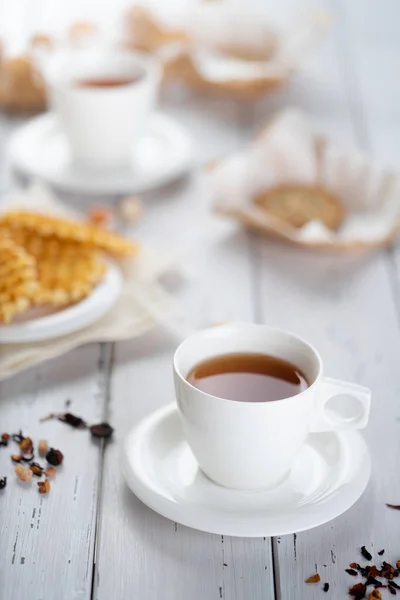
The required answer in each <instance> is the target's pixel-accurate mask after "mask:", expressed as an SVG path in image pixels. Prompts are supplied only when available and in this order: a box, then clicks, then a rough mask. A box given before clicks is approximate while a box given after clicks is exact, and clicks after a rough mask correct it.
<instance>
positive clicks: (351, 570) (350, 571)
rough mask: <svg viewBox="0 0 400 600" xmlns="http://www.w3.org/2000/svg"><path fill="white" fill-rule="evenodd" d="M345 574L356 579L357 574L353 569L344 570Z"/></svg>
mask: <svg viewBox="0 0 400 600" xmlns="http://www.w3.org/2000/svg"><path fill="white" fill-rule="evenodd" d="M345 571H346V573H348V574H349V575H352V577H357V575H358V573H357V571H356V570H355V569H345Z"/></svg>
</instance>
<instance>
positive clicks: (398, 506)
mask: <svg viewBox="0 0 400 600" xmlns="http://www.w3.org/2000/svg"><path fill="white" fill-rule="evenodd" d="M386 506H388V507H389V508H394V509H395V510H400V504H386Z"/></svg>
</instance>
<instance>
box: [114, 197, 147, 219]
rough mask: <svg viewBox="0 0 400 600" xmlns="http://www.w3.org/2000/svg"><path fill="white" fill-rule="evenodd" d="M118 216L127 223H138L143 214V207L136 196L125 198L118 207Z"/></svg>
mask: <svg viewBox="0 0 400 600" xmlns="http://www.w3.org/2000/svg"><path fill="white" fill-rule="evenodd" d="M117 211H118V216H119V218H120V219H121V221H125V223H134V222H135V221H138V220H139V219H140V217H141V216H142V214H143V205H142V203H141V201H140V200H139V198H136V196H125V197H124V198H122V199H121V200H120V202H119V203H118V207H117Z"/></svg>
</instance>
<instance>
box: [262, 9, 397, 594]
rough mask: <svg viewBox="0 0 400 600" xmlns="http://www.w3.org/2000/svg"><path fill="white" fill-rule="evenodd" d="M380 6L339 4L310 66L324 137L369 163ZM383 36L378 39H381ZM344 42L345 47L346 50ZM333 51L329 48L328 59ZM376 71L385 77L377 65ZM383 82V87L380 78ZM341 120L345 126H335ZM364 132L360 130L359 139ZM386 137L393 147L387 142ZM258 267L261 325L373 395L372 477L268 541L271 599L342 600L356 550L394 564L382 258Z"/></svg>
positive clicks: (387, 285) (377, 127)
mask: <svg viewBox="0 0 400 600" xmlns="http://www.w3.org/2000/svg"><path fill="white" fill-rule="evenodd" d="M389 4H390V8H388V9H387V8H386V6H384V5H383V4H381V3H380V4H379V7H378V4H377V3H376V2H373V3H370V4H368V6H367V5H365V4H361V3H360V2H356V3H355V4H352V5H351V7H350V6H349V4H348V3H345V2H342V3H341V6H342V7H343V6H346V11H351V14H352V17H353V19H352V22H349V20H348V19H347V21H345V18H346V15H345V14H344V10H343V12H342V13H340V14H339V15H337V25H336V35H335V39H332V44H336V49H337V60H335V65H336V66H335V68H334V69H333V70H330V67H331V65H328V64H325V65H324V63H323V61H322V62H321V64H320V67H319V68H320V72H321V76H323V72H324V73H327V72H328V69H329V73H330V75H331V76H332V82H331V89H332V91H333V92H334V96H333V99H332V102H331V103H324V102H320V104H319V106H318V107H317V112H318V117H319V118H321V116H322V119H321V123H323V125H324V130H332V131H333V132H334V134H335V138H336V139H342V140H346V139H347V138H348V142H349V143H350V144H352V143H353V144H354V142H355V141H356V142H357V143H358V145H359V146H360V147H361V148H363V149H364V150H365V149H367V150H368V140H372V149H373V150H375V145H376V140H377V139H379V137H380V136H382V137H380V139H381V144H380V146H379V157H380V156H381V154H382V155H383V154H384V149H385V148H386V150H388V146H387V145H385V144H386V142H387V137H386V133H387V131H388V130H389V129H390V127H391V126H394V124H395V121H394V120H393V121H391V125H390V124H389V122H387V123H386V130H384V129H383V127H382V123H381V122H380V120H379V119H380V118H382V115H383V113H382V114H381V115H380V117H379V116H378V120H377V119H375V120H374V121H372V122H371V121H370V116H371V114H372V112H373V111H372V110H371V113H369V112H368V118H367V121H364V120H363V119H362V118H360V115H359V112H361V111H362V109H363V107H365V105H366V104H367V105H368V104H369V105H370V106H375V103H376V102H380V99H379V97H378V90H377V89H376V86H375V88H374V87H373V86H374V85H375V83H376V81H377V77H378V73H380V72H381V71H380V66H379V65H378V64H375V68H376V72H375V76H376V77H375V78H372V77H371V73H370V71H369V72H368V73H367V63H369V64H370V65H371V64H374V62H375V58H376V54H374V50H375V49H376V43H377V41H376V39H375V40H373V38H374V35H375V33H373V32H375V23H377V24H378V29H379V26H380V27H381V29H379V31H380V35H379V31H378V33H377V37H378V39H379V43H380V44H381V53H380V58H382V59H383V62H385V57H387V59H388V60H389V63H390V61H392V60H394V57H395V56H397V55H398V51H399V48H398V42H396V43H397V50H394V49H393V45H394V43H395V38H396V36H395V35H394V33H393V32H392V29H393V28H392V27H390V26H389V28H388V30H386V29H385V27H386V24H387V23H388V22H389V21H390V20H391V21H392V22H393V11H394V9H393V7H394V3H389ZM337 7H338V8H340V5H339V4H337ZM378 12H379V13H380V14H378ZM384 24H385V26H384ZM384 29H385V33H384V31H383V30H384ZM386 33H387V34H388V39H386V40H385V41H384V39H383V38H384V36H386ZM391 33H392V34H391ZM353 36H355V37H354V38H353ZM349 39H350V40H353V39H354V45H353V44H351V43H350V42H349ZM371 46H372V48H371ZM356 47H357V53H358V54H359V55H360V56H363V61H364V68H365V72H364V80H363V86H364V88H363V89H362V91H360V95H358V90H359V89H361V88H358V84H357V81H354V80H353V77H354V76H355V75H357V76H358V73H359V71H358V70H359V68H360V64H359V63H358V62H357V63H352V58H353V52H355V51H356ZM334 48H335V46H334V45H333V46H332V56H334V54H335V53H334V52H333V50H334ZM338 67H340V69H341V70H340V69H339V68H338ZM383 71H384V73H385V72H386V67H384V69H383ZM385 82H386V84H387V85H389V80H388V78H385ZM394 85H395V84H394V83H392V85H391V86H390V87H387V88H386V91H385V98H387V97H389V96H391V92H392V90H393V96H394V97H396V92H395V91H394ZM373 89H375V95H373V96H372V95H371V93H372V90H373ZM366 94H368V95H366ZM359 102H360V103H359ZM314 103H315V99H314ZM314 103H313V101H311V105H310V111H311V113H312V114H313V115H314V113H315V104H314ZM346 105H347V110H346V109H345V106H346ZM346 114H347V115H348V116H350V118H351V119H350V120H349V119H348V118H344V116H345V115H346ZM386 115H387V113H386ZM366 124H368V125H370V130H369V131H368V130H366ZM385 131H386V133H385ZM391 139H392V143H393V140H394V137H393V138H391ZM390 143H391V142H390V141H389V147H390ZM376 147H377V146H376ZM377 148H378V147H377ZM392 158H393V157H392ZM259 261H260V270H261V271H262V283H261V289H260V294H261V301H260V305H261V311H262V320H263V321H265V322H267V323H269V324H273V325H276V326H281V327H284V328H286V329H290V330H292V331H294V332H296V333H298V334H300V335H303V336H304V337H306V338H307V339H309V340H310V341H311V342H312V343H314V344H315V345H316V347H317V348H319V350H320V352H321V354H322V357H323V359H324V361H325V363H326V372H327V374H329V375H332V376H337V377H340V378H343V379H348V380H350V381H358V382H360V383H363V384H365V385H368V386H370V387H371V389H372V392H373V407H372V414H371V421H370V425H369V426H368V428H367V430H366V431H365V437H366V439H367V442H368V445H369V448H370V452H371V456H372V462H373V476H372V481H371V483H370V485H369V486H368V489H367V491H366V493H365V494H364V495H363V497H362V498H361V499H360V500H359V501H358V502H357V503H356V505H355V506H354V507H353V508H351V509H350V510H349V511H348V512H347V513H345V514H344V515H342V516H341V517H339V518H338V519H335V520H334V521H333V522H331V523H328V524H327V525H325V526H322V527H318V528H317V529H315V530H311V531H309V532H304V533H300V534H298V535H297V536H285V537H282V538H280V539H279V538H278V539H277V540H275V541H274V548H275V556H277V557H278V569H277V571H278V573H279V584H277V589H278V598H282V599H286V598H296V600H302V599H304V600H306V599H307V600H312V599H313V598H315V599H316V598H320V597H321V587H322V584H323V583H324V582H329V583H330V597H333V598H342V597H346V593H347V590H348V588H349V587H350V586H351V585H353V584H354V583H355V582H356V581H358V580H357V579H353V578H351V577H349V576H348V575H347V574H346V573H345V572H344V569H345V568H347V567H348V565H349V563H350V562H352V561H354V560H355V561H357V562H362V563H364V562H365V561H363V559H362V557H361V555H360V547H361V546H362V545H364V544H365V545H367V547H370V549H371V551H372V553H373V554H374V558H373V561H372V562H374V563H375V562H377V563H378V562H379V560H378V559H379V557H378V556H377V555H376V552H377V551H378V550H380V549H381V548H385V550H386V551H385V555H384V558H385V559H386V560H388V561H389V562H392V561H395V560H396V559H397V558H398V537H399V533H400V521H399V519H398V514H397V513H396V511H391V510H390V509H388V508H386V507H385V503H386V502H397V499H398V498H399V497H400V483H399V481H398V477H397V467H396V464H395V459H394V457H395V456H397V455H398V452H399V449H400V439H399V435H398V394H399V383H398V377H397V366H396V365H397V362H398V359H397V357H398V354H399V351H400V337H399V327H398V321H397V314H396V306H395V301H394V297H393V282H392V279H391V274H392V270H391V264H390V259H389V257H388V255H387V254H386V253H384V252H382V253H376V254H374V255H371V256H367V257H365V258H364V259H357V258H356V257H345V256H344V257H340V256H338V257H335V256H329V255H321V256H317V255H314V254H312V253H310V252H300V251H296V250H295V249H292V248H288V247H284V246H281V245H277V244H271V243H266V242H264V241H261V240H260V241H259ZM391 457H393V459H392V458H391ZM316 571H318V572H319V573H320V575H321V579H322V582H321V584H317V585H307V584H305V583H304V580H305V579H306V578H307V577H308V576H310V575H312V574H313V573H315V572H316Z"/></svg>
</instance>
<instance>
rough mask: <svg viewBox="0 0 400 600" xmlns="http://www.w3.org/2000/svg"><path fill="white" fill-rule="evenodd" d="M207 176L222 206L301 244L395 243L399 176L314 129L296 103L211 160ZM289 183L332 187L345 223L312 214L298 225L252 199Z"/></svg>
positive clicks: (363, 246) (357, 246)
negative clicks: (235, 149)
mask: <svg viewBox="0 0 400 600" xmlns="http://www.w3.org/2000/svg"><path fill="white" fill-rule="evenodd" d="M209 178H210V185H211V190H212V196H213V201H214V207H215V210H216V211H217V212H218V213H219V214H222V215H226V216H229V217H233V218H234V219H236V220H237V221H238V222H240V223H242V224H243V225H244V226H246V227H249V228H251V229H255V230H257V231H259V232H261V233H264V234H267V235H269V236H272V237H276V238H280V239H283V240H285V241H288V242H291V243H293V244H296V245H299V246H304V247H309V248H314V249H326V250H341V251H343V250H348V251H350V250H367V249H370V248H375V247H379V246H386V245H389V244H390V243H392V242H393V240H394V238H395V237H396V236H397V234H398V233H399V230H400V178H399V177H398V176H396V175H395V174H393V173H389V172H387V171H385V170H383V169H382V168H380V167H378V166H377V165H375V164H373V163H372V162H371V161H369V160H368V159H367V158H366V157H364V156H362V155H360V153H358V152H356V151H354V150H349V149H341V148H338V147H337V146H336V145H335V144H334V143H333V142H332V141H330V140H328V139H326V138H324V137H322V136H320V135H318V134H315V133H313V131H312V129H311V125H310V123H309V122H308V119H307V117H306V116H305V115H304V114H302V113H301V112H299V111H296V110H287V111H284V112H282V113H280V114H279V115H277V116H276V117H275V118H274V119H273V120H272V121H271V122H270V123H269V124H268V125H267V126H266V127H265V128H264V129H263V131H262V132H261V133H260V134H259V135H258V137H257V138H256V139H255V140H254V141H253V143H252V144H251V145H250V146H249V147H247V148H244V149H243V150H242V151H241V152H239V153H237V154H234V155H232V156H230V157H228V158H226V159H225V160H223V161H221V162H220V163H219V164H218V165H217V166H215V167H214V168H212V169H211V171H210V173H209ZM288 183H292V184H296V185H297V184H298V185H306V186H310V185H311V186H312V185H316V186H319V187H324V188H326V189H328V190H330V191H331V192H333V193H334V194H335V195H336V196H337V197H338V198H339V199H340V200H341V202H342V203H343V207H344V210H345V218H344V221H343V223H342V225H341V226H340V228H339V229H338V230H337V231H331V230H329V229H328V228H327V227H325V226H324V225H323V224H322V223H321V222H319V221H312V222H310V223H308V224H307V225H305V226H304V227H302V228H298V229H296V228H295V227H292V226H291V225H289V224H288V223H285V222H283V221H281V220H279V219H277V218H275V217H274V216H272V215H270V214H268V212H267V211H266V210H264V209H262V208H261V207H259V206H257V205H256V204H255V203H254V198H255V197H256V196H257V195H258V194H259V193H260V192H262V191H265V190H267V189H268V188H272V187H276V186H279V185H282V184H288Z"/></svg>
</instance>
